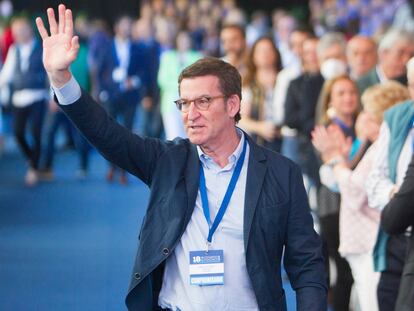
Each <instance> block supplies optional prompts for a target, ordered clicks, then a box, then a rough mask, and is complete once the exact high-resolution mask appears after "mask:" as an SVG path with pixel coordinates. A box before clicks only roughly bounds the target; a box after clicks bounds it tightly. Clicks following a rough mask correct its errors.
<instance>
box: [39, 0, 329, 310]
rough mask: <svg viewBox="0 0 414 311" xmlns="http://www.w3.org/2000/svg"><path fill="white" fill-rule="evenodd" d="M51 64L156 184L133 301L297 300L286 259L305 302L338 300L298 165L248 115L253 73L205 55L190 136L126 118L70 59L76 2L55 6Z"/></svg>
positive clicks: (59, 83)
mask: <svg viewBox="0 0 414 311" xmlns="http://www.w3.org/2000/svg"><path fill="white" fill-rule="evenodd" d="M47 13H48V19H49V24H50V35H49V34H48V32H47V30H46V29H45V27H44V25H43V22H42V21H41V19H40V18H38V19H37V20H36V23H37V26H38V29H39V32H40V34H41V36H42V39H43V47H44V65H45V68H46V71H47V73H48V75H49V78H50V81H51V85H52V87H53V90H54V92H55V95H56V97H57V100H58V101H59V104H60V105H61V107H62V109H63V110H64V111H65V113H66V114H67V115H68V116H69V118H70V119H71V120H72V121H73V122H74V123H75V124H76V126H77V127H78V128H79V129H80V130H81V132H82V133H83V134H84V135H85V136H86V137H87V138H88V139H89V141H90V142H91V143H92V144H94V145H95V146H96V148H97V149H98V150H99V151H100V152H101V153H102V154H103V155H104V156H105V157H106V158H107V159H108V160H110V161H112V162H114V163H115V164H116V165H118V166H119V167H122V168H123V169H125V170H127V171H128V172H130V173H131V174H133V175H135V176H137V177H139V178H140V179H141V180H142V181H143V182H144V183H146V184H147V185H148V186H149V187H150V189H151V196H150V201H149V205H148V209H147V213H146V215H145V218H144V221H143V224H142V228H141V233H140V241H139V246H138V252H137V257H136V260H135V266H134V272H133V277H132V280H131V286H130V289H129V293H128V296H127V298H126V304H127V306H128V309H129V310H140V311H141V310H144V311H150V310H174V311H175V310H183V311H186V310H249V311H256V310H262V311H263V310H286V301H285V295H284V291H283V288H282V278H281V267H280V266H281V261H282V257H283V259H284V266H285V269H286V271H287V273H288V275H289V277H290V280H291V283H292V287H293V288H294V290H295V291H296V294H297V308H298V310H315V311H316V310H318V311H325V310H326V274H325V271H324V264H323V257H322V254H321V242H320V239H319V237H318V235H317V234H316V233H315V231H314V230H313V223H312V217H311V215H310V211H309V206H308V203H307V197H306V193H305V190H304V187H303V182H302V177H301V173H300V170H299V169H298V167H297V166H296V165H295V164H293V163H292V162H291V161H289V160H287V159H286V158H284V157H282V156H280V155H278V154H276V153H273V152H271V151H270V150H267V149H264V148H261V147H259V146H257V145H256V144H255V143H254V142H253V141H252V140H251V139H250V137H249V136H248V135H247V134H245V133H244V132H243V131H241V130H240V129H239V128H237V127H236V123H237V121H238V120H239V118H240V112H239V111H240V100H241V77H240V74H239V73H238V71H237V70H236V68H234V67H233V66H232V65H230V64H228V63H226V62H224V61H221V60H218V59H215V58H206V59H202V60H199V61H197V62H196V63H194V64H193V65H191V66H190V67H187V68H186V69H184V70H183V72H182V73H181V75H180V78H179V81H178V82H179V91H180V96H181V98H180V99H178V100H177V101H176V102H175V103H176V105H177V108H178V109H179V110H180V111H181V114H182V119H183V122H184V126H185V129H186V131H187V134H188V137H189V139H181V138H177V139H175V140H173V141H167V142H164V141H161V140H158V139H148V138H143V137H140V136H138V135H135V134H133V133H131V132H130V131H129V130H127V129H125V128H123V127H122V126H120V125H118V124H117V123H116V122H115V121H114V120H113V119H112V118H110V117H109V116H108V115H107V114H106V112H105V111H104V110H103V109H102V108H101V107H100V106H99V105H98V104H96V103H95V102H94V101H93V99H92V98H91V97H90V96H89V95H88V94H86V93H84V92H82V90H81V89H80V87H79V85H78V83H77V82H76V80H75V79H74V78H73V77H72V75H71V73H70V72H69V70H68V68H69V65H70V63H71V62H73V60H74V59H75V58H76V54H77V50H78V48H79V44H78V39H77V37H76V36H75V37H74V36H73V30H72V28H73V23H72V13H71V11H70V10H68V9H66V8H65V6H64V5H60V6H59V23H57V22H56V19H55V17H54V13H53V9H48V11H47Z"/></svg>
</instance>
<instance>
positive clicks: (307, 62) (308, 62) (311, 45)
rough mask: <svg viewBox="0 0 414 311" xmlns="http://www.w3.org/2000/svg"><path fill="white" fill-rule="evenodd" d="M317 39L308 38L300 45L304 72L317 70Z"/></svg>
mask: <svg viewBox="0 0 414 311" xmlns="http://www.w3.org/2000/svg"><path fill="white" fill-rule="evenodd" d="M317 46H318V39H316V38H309V39H306V40H305V41H304V42H303V46H302V67H303V70H304V71H305V72H308V73H317V72H319V61H318V54H317V51H316V49H317Z"/></svg>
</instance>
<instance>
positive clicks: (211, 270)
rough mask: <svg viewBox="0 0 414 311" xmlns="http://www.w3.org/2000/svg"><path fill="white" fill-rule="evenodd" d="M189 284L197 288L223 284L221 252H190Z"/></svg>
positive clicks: (222, 258)
mask: <svg viewBox="0 0 414 311" xmlns="http://www.w3.org/2000/svg"><path fill="white" fill-rule="evenodd" d="M189 271H190V284H191V285H199V286H208V285H223V284H224V255H223V250H209V251H208V252H207V251H205V250H204V251H193V252H190V269H189Z"/></svg>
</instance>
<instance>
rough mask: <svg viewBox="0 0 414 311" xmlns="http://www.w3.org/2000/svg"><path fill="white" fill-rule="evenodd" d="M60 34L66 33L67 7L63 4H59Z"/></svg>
mask: <svg viewBox="0 0 414 311" xmlns="http://www.w3.org/2000/svg"><path fill="white" fill-rule="evenodd" d="M58 10H59V33H64V32H65V22H66V21H65V11H66V7H65V6H64V5H63V4H59V8H58Z"/></svg>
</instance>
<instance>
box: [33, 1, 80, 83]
mask: <svg viewBox="0 0 414 311" xmlns="http://www.w3.org/2000/svg"><path fill="white" fill-rule="evenodd" d="M58 11H59V23H57V21H56V18H55V13H54V10H53V9H52V8H49V9H47V17H48V21H49V25H50V36H49V33H48V31H47V30H46V28H45V26H44V24H43V21H42V19H41V18H40V17H38V18H36V26H37V29H38V31H39V33H40V36H41V37H42V40H43V65H44V66H45V69H46V71H47V73H48V75H49V79H50V81H51V83H52V85H53V86H55V87H61V86H63V85H64V84H65V83H66V82H68V81H69V80H70V78H71V73H70V72H69V66H70V65H71V64H72V62H73V61H74V60H75V59H76V56H77V55H78V51H79V38H78V37H77V36H73V18H72V11H71V10H69V9H66V7H65V6H64V5H63V4H60V5H59V8H58Z"/></svg>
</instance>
